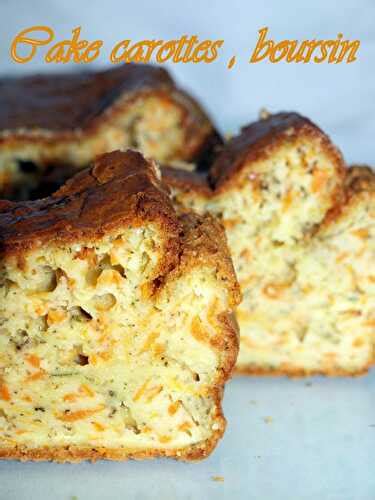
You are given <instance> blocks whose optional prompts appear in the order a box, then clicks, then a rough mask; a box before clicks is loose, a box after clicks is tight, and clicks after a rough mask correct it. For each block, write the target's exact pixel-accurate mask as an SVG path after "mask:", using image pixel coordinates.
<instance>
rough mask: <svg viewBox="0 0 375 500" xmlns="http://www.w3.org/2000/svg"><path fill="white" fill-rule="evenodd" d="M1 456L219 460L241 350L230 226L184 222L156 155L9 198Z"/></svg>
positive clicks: (3, 274) (102, 162)
mask: <svg viewBox="0 0 375 500" xmlns="http://www.w3.org/2000/svg"><path fill="white" fill-rule="evenodd" d="M0 252H1V254H0V256H1V260H0V318H1V324H0V457H1V458H9V459H22V460H42V459H47V460H57V461H79V460H82V459H92V460H95V459H98V458H110V459H124V458H132V457H134V458H148V457H154V456H170V457H174V458H178V459H187V460H193V459H200V458H204V457H205V456H207V455H208V454H209V453H210V452H211V451H212V449H213V448H214V446H215V445H216V443H217V441H218V439H219V438H220V437H221V436H222V434H223V432H224V428H225V419H224V417H223V414H222V410H221V398H222V394H223V388H224V384H225V381H226V380H227V379H228V377H229V376H230V373H231V370H232V367H233V365H234V363H235V360H236V356H237V351H238V339H237V329H236V323H235V321H234V319H233V317H232V310H233V309H234V307H235V306H236V305H237V304H238V301H239V287H238V283H237V281H236V278H235V275H234V271H233V268H232V263H231V260H230V257H229V253H228V250H227V248H226V243H225V235H224V232H223V230H222V229H221V227H220V225H219V224H218V223H217V222H215V220H214V219H213V218H211V217H210V216H198V215H194V214H185V215H181V216H177V214H176V212H175V210H174V208H173V206H172V204H171V202H170V199H169V196H168V194H167V192H166V191H164V188H163V186H162V185H161V183H160V180H159V172H158V171H157V169H156V167H155V165H154V164H153V163H152V162H148V161H146V160H145V159H144V158H143V157H142V156H141V155H140V154H139V153H136V152H132V151H127V152H125V153H122V152H113V153H110V154H106V155H103V156H101V157H99V158H98V159H97V160H96V162H95V164H94V167H93V168H92V169H91V170H85V171H83V172H82V173H79V174H77V175H76V176H75V177H74V178H73V179H71V180H70V181H69V182H68V183H67V184H66V185H65V186H63V187H62V188H61V189H60V190H59V191H58V192H57V193H55V194H54V195H53V196H51V197H49V198H45V199H43V200H39V201H34V202H18V203H15V202H9V201H3V202H1V203H0Z"/></svg>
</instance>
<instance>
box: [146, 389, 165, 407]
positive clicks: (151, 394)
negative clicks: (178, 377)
mask: <svg viewBox="0 0 375 500" xmlns="http://www.w3.org/2000/svg"><path fill="white" fill-rule="evenodd" d="M162 390H163V386H162V385H157V386H155V387H151V389H149V390H148V391H147V403H151V401H152V400H153V399H154V397H155V396H157V395H158V394H160V393H161V391H162Z"/></svg>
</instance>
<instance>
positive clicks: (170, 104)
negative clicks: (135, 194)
mask: <svg viewBox="0 0 375 500" xmlns="http://www.w3.org/2000/svg"><path fill="white" fill-rule="evenodd" d="M217 142H220V138H219V136H218V134H217V133H216V132H215V130H214V127H213V125H212V123H211V122H210V120H209V118H208V116H207V114H206V113H205V112H204V111H203V110H202V108H201V107H200V106H199V104H198V103H197V102H196V101H195V100H194V99H193V98H192V97H190V96H189V95H188V94H187V93H185V92H183V91H182V90H180V89H178V88H177V87H176V86H175V84H174V82H173V80H172V79H171V77H170V76H169V74H168V73H167V72H166V71H165V70H164V69H161V68H158V67H155V66H149V65H142V64H125V65H122V66H117V67H114V68H112V69H109V70H107V71H97V72H88V71H83V72H75V73H60V74H56V73H54V74H44V75H37V76H27V77H21V78H20V77H8V78H1V79H0V197H1V198H5V197H6V198H13V199H16V198H17V199H30V197H33V198H38V197H41V196H40V195H41V194H42V195H44V194H45V193H46V190H47V191H48V190H49V189H53V187H55V186H56V184H59V183H60V185H61V183H63V182H64V180H66V179H67V178H68V177H69V176H70V175H71V174H72V172H73V173H74V172H76V171H77V170H79V169H82V168H84V167H86V166H88V165H89V164H90V162H91V161H92V160H93V158H94V157H95V156H96V155H97V154H100V153H105V152H107V151H113V150H115V149H124V148H125V149H126V148H128V147H131V148H134V149H138V150H140V151H142V152H143V153H144V154H145V155H146V156H150V157H152V158H154V159H156V160H161V161H168V162H174V163H175V164H177V165H179V166H180V165H181V166H183V165H184V164H185V163H186V162H187V163H190V162H196V163H198V164H199V165H200V166H203V164H204V162H205V161H206V160H207V159H208V157H209V154H210V151H211V150H212V148H213V146H214V145H215V144H216V143H217ZM52 192H53V191H50V193H49V194H51V193H52Z"/></svg>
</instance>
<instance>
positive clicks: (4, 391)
mask: <svg viewBox="0 0 375 500" xmlns="http://www.w3.org/2000/svg"><path fill="white" fill-rule="evenodd" d="M0 397H1V399H3V400H4V401H10V392H9V389H8V386H7V385H5V384H4V383H2V384H1V385H0Z"/></svg>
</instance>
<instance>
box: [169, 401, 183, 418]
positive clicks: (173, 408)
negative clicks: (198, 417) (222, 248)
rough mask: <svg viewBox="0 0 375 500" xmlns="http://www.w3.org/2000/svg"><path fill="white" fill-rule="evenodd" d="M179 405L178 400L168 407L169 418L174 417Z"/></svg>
mask: <svg viewBox="0 0 375 500" xmlns="http://www.w3.org/2000/svg"><path fill="white" fill-rule="evenodd" d="M180 404H181V402H180V400H178V401H175V402H174V403H171V404H170V405H169V406H168V413H169V415H170V416H172V415H174V414H175V413H176V412H177V410H178V409H179V407H180Z"/></svg>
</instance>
